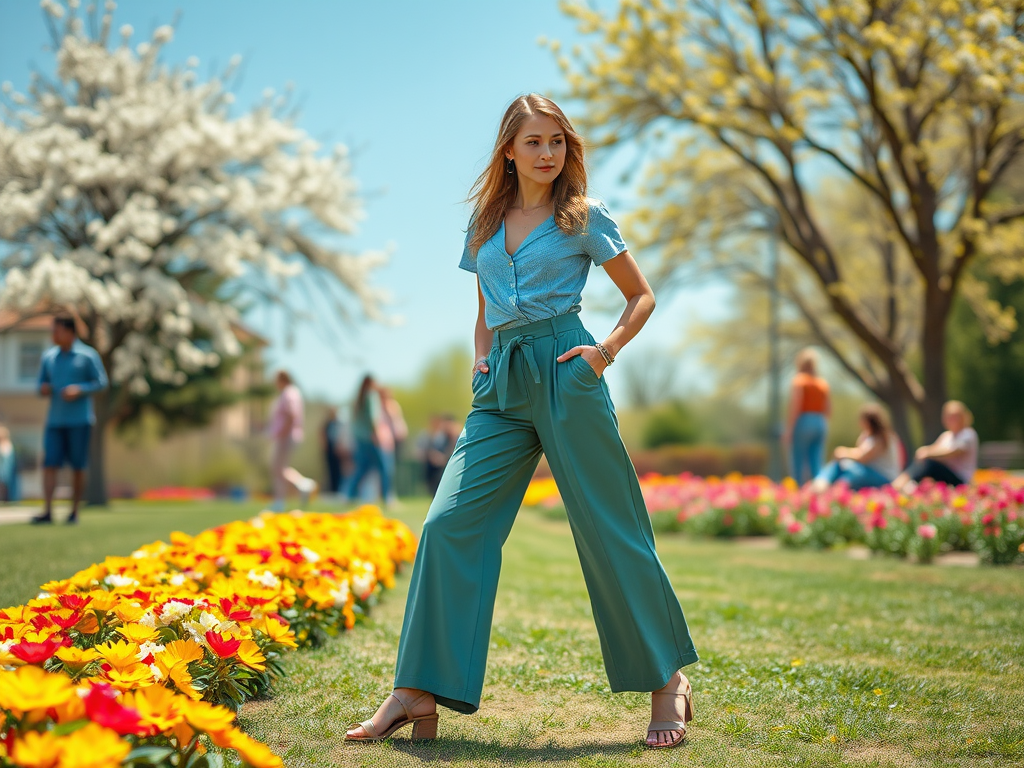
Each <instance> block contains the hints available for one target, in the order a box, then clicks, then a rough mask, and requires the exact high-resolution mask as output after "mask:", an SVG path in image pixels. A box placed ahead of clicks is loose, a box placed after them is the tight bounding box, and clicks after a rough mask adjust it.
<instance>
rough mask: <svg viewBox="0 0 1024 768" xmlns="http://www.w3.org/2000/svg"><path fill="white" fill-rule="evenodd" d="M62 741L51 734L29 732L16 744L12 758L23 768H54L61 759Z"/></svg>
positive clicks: (12, 751)
mask: <svg viewBox="0 0 1024 768" xmlns="http://www.w3.org/2000/svg"><path fill="white" fill-rule="evenodd" d="M60 753H61V739H60V738H59V737H58V736H56V735H54V734H53V733H51V732H45V733H36V732H35V731H29V732H27V733H26V734H25V735H24V736H22V737H21V738H20V739H17V740H16V741H15V742H14V748H13V749H12V750H11V757H12V758H14V764H15V765H19V766H23V768H52V766H54V765H56V764H57V761H58V760H59V759H60Z"/></svg>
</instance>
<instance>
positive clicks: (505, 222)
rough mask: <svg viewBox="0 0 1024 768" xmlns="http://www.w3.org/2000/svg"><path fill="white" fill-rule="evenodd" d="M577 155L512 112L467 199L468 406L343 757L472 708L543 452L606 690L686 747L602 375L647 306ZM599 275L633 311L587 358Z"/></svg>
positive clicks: (674, 643)
mask: <svg viewBox="0 0 1024 768" xmlns="http://www.w3.org/2000/svg"><path fill="white" fill-rule="evenodd" d="M586 191H587V178H586V167H585V165H584V161H583V144H582V140H581V138H580V137H579V135H578V134H576V132H575V131H574V130H573V128H572V126H571V124H570V123H569V121H568V119H567V118H566V117H565V115H564V114H563V113H562V111H561V110H560V109H559V108H558V106H556V105H555V104H554V103H553V102H552V101H551V100H549V99H547V98H545V97H543V96H538V95H535V94H530V95H528V96H521V97H519V98H517V99H516V100H515V101H514V102H512V104H511V105H510V106H509V108H508V110H507V111H506V113H505V116H504V118H503V119H502V122H501V127H500V129H499V135H498V139H497V142H496V144H495V147H494V152H493V155H492V157H491V161H490V163H489V165H488V167H487V169H486V170H485V171H484V172H483V174H482V175H481V176H480V178H479V179H478V180H477V182H476V184H475V186H474V188H473V194H472V198H471V199H472V201H473V203H474V210H473V214H472V217H471V219H470V225H469V231H468V234H467V237H466V246H465V250H464V251H463V254H462V260H461V263H460V265H459V266H460V267H462V268H463V269H466V270H469V271H470V272H475V273H476V274H477V299H478V306H479V309H478V316H477V322H476V326H475V344H476V352H477V361H476V364H475V365H474V367H473V381H472V388H473V404H472V410H471V411H470V414H469V416H468V418H467V419H466V425H465V429H464V430H463V432H462V434H461V435H460V437H459V441H458V444H457V446H456V448H455V452H454V454H453V455H452V457H451V460H450V461H449V462H448V464H447V466H446V467H445V470H444V474H443V475H442V477H441V482H440V487H439V489H438V493H437V495H436V496H435V497H434V500H433V502H432V503H431V506H430V511H429V512H428V513H427V517H426V520H425V522H424V524H423V530H422V533H421V536H420V542H419V547H418V550H417V554H416V561H415V564H414V566H413V572H412V576H411V583H410V587H409V596H408V601H407V604H406V610H405V619H404V622H403V626H402V635H401V640H400V643H399V648H398V660H397V664H396V671H395V680H394V686H395V690H394V693H393V694H392V695H391V696H389V697H388V698H387V699H386V700H385V701H384V703H383V704H382V705H381V706H380V708H379V709H378V710H377V712H376V713H375V714H374V715H373V717H372V718H371V719H369V720H366V721H365V722H363V723H360V724H358V725H354V726H353V727H352V728H351V729H350V730H349V731H348V733H347V735H346V738H347V739H350V740H360V741H372V740H379V739H382V738H385V737H387V736H388V735H389V734H391V733H392V732H394V731H395V730H396V729H397V728H400V727H402V726H404V725H407V724H409V723H412V724H413V734H412V735H413V738H414V739H415V738H433V737H434V736H435V734H436V728H437V712H436V708H435V707H436V704H441V705H443V706H445V707H448V708H450V709H453V710H455V711H456V712H462V713H472V712H475V711H476V710H477V709H478V707H479V706H480V697H481V690H482V687H483V680H484V672H485V664H486V657H487V649H488V644H489V640H488V637H489V635H490V627H491V618H492V615H493V610H494V598H495V591H496V588H497V583H498V572H499V568H500V563H501V547H502V544H503V542H504V541H505V539H506V537H507V536H508V534H509V531H510V529H511V526H512V523H513V521H514V519H515V516H516V513H517V511H518V510H519V506H520V504H521V502H522V500H523V496H524V495H525V492H526V488H527V485H528V484H529V482H530V478H531V477H532V475H533V472H534V469H535V468H536V466H537V463H538V461H539V459H540V456H541V453H542V452H543V453H544V454H545V455H546V456H547V459H548V462H549V464H550V466H551V470H552V473H553V474H554V477H555V479H556V481H557V483H558V486H559V490H560V492H561V494H562V498H563V499H564V500H565V506H566V511H567V513H568V515H569V523H570V525H571V527H572V531H573V536H574V537H575V539H576V546H577V550H578V552H579V554H580V559H581V563H582V566H583V574H584V577H585V579H586V583H587V588H588V590H589V592H590V598H591V604H592V606H593V611H594V619H595V622H596V624H597V631H598V636H599V637H600V640H601V650H602V653H603V656H604V662H605V669H606V672H607V674H608V679H609V682H610V684H611V689H612V690H613V691H650V692H652V693H653V694H654V695H653V696H652V717H651V723H650V725H649V728H648V735H647V744H648V745H649V746H651V747H674V746H677V745H678V744H680V743H682V741H683V738H684V736H685V734H686V730H687V722H688V721H689V720H690V719H691V716H692V712H693V708H692V694H691V690H690V683H689V681H688V680H687V679H686V677H685V676H684V675H683V674H682V673H681V671H680V668H681V667H683V666H685V665H687V664H692V663H694V662H695V661H697V654H696V652H695V650H694V647H693V643H692V641H691V640H690V634H689V630H688V629H687V626H686V621H685V619H684V618H683V612H682V610H681V608H680V606H679V601H678V600H677V599H676V596H675V592H674V590H673V588H672V585H671V584H670V583H669V580H668V577H667V576H666V574H665V570H664V568H663V567H662V565H661V562H660V561H659V559H658V556H657V553H656V552H655V546H654V535H653V533H652V530H651V523H650V517H649V515H648V512H647V508H646V506H645V505H644V500H643V496H642V495H641V493H640V485H639V483H638V481H637V476H636V472H635V471H634V469H633V465H632V463H631V462H630V460H629V456H628V454H627V453H626V449H625V447H624V446H623V444H622V440H621V438H620V437H619V432H618V429H617V421H616V416H615V411H614V408H613V406H612V403H611V399H610V397H609V394H608V386H607V384H606V383H605V381H604V378H603V374H604V371H605V369H606V368H607V367H608V366H609V365H610V364H611V363H612V362H613V361H614V360H615V356H616V355H617V354H618V352H619V350H620V349H622V347H623V346H624V345H625V344H626V343H627V342H628V341H629V340H630V339H632V338H633V337H634V336H635V335H636V334H637V332H638V331H639V330H640V329H641V328H642V327H643V325H644V323H646V321H647V319H648V317H649V316H650V314H651V312H652V311H653V309H654V294H653V292H652V290H651V288H650V286H649V285H648V283H647V281H646V280H645V279H644V276H643V274H642V273H641V272H640V269H639V267H638V266H637V264H636V262H635V261H634V260H633V257H632V256H631V255H630V254H629V252H628V251H627V249H626V246H625V244H624V243H623V241H622V238H621V236H620V234H619V229H618V227H617V225H616V224H615V222H614V221H613V220H612V219H611V217H610V216H609V214H608V212H607V210H606V209H605V207H604V206H603V205H602V204H601V203H599V202H597V201H594V200H591V199H589V198H587V196H586ZM591 264H597V265H601V266H603V267H604V268H605V270H606V272H607V273H608V275H609V276H610V277H611V279H612V281H613V282H614V283H615V285H616V286H617V287H618V288H619V290H620V291H621V293H622V295H623V297H624V298H625V299H626V308H625V310H624V311H623V313H622V316H621V317H620V319H619V322H618V324H617V325H616V327H615V328H614V330H612V332H611V333H610V334H609V335H608V336H607V337H606V338H605V339H604V341H603V342H600V343H599V342H596V341H595V340H594V337H593V336H591V335H590V333H589V332H587V330H586V329H584V327H583V324H582V323H581V322H580V319H579V314H578V312H579V309H580V306H579V301H580V295H581V292H582V290H583V286H584V284H585V283H586V279H587V274H588V272H589V270H590V267H591Z"/></svg>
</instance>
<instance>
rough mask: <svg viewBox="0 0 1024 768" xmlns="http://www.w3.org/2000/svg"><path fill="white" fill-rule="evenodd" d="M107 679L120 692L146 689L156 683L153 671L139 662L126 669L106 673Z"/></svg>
mask: <svg viewBox="0 0 1024 768" xmlns="http://www.w3.org/2000/svg"><path fill="white" fill-rule="evenodd" d="M106 679H107V680H109V681H110V684H111V685H112V686H114V687H115V688H117V690H119V691H130V690H132V689H133V688H144V687H145V686H147V685H153V683H155V682H156V681H155V680H154V679H153V670H151V669H150V668H149V667H147V666H146V665H145V664H142V663H141V662H138V661H136V662H135V663H134V664H131V665H128V666H125V667H121V668H118V669H112V670H110V671H109V672H107V673H106Z"/></svg>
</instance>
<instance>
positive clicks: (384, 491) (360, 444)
mask: <svg viewBox="0 0 1024 768" xmlns="http://www.w3.org/2000/svg"><path fill="white" fill-rule="evenodd" d="M373 470H377V472H378V473H379V474H380V497H381V499H382V500H384V499H387V497H388V493H390V491H391V473H390V472H389V471H388V462H387V461H386V459H385V457H384V451H382V450H381V448H380V446H379V445H376V444H374V443H372V442H371V441H369V440H358V441H357V442H356V450H355V468H354V469H353V470H352V477H350V478H349V479H348V487H347V488H346V494H345V495H346V496H348V498H349V501H351V500H353V499H355V498H356V496H357V495H358V494H359V486H360V485H361V484H362V482H363V478H365V477H366V474H367V473H368V472H372V471H373Z"/></svg>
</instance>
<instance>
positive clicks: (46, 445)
mask: <svg viewBox="0 0 1024 768" xmlns="http://www.w3.org/2000/svg"><path fill="white" fill-rule="evenodd" d="M53 343H54V345H55V346H53V347H51V348H50V349H48V350H46V352H45V353H44V354H43V359H42V363H41V364H40V366H39V383H38V389H39V394H40V395H42V396H43V397H49V398H50V409H49V411H48V413H47V415H46V429H45V431H44V432H43V499H44V504H45V506H44V507H43V513H42V514H41V515H38V516H36V517H34V518H32V522H33V523H52V522H53V493H54V491H55V490H56V489H57V472H58V470H59V469H60V468H61V467H63V466H64V465H65V464H70V465H71V471H72V475H71V514H70V515H69V516H68V518H67V521H66V522H67V523H69V524H72V525H73V524H74V523H77V522H78V505H79V502H80V501H81V499H82V490H83V489H84V488H85V468H86V467H87V466H88V464H89V437H90V435H91V433H92V425H93V424H95V423H96V414H95V412H94V411H93V405H92V396H93V395H94V394H96V393H97V392H100V391H102V390H104V389H106V388H107V372H106V371H105V370H104V369H103V361H102V360H100V356H99V354H98V353H97V352H96V350H95V349H93V348H92V347H90V346H88V345H87V344H84V343H83V342H82V341H81V340H80V339H79V338H78V329H77V328H76V327H75V319H74V318H73V317H71V315H57V317H55V318H54V319H53Z"/></svg>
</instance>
